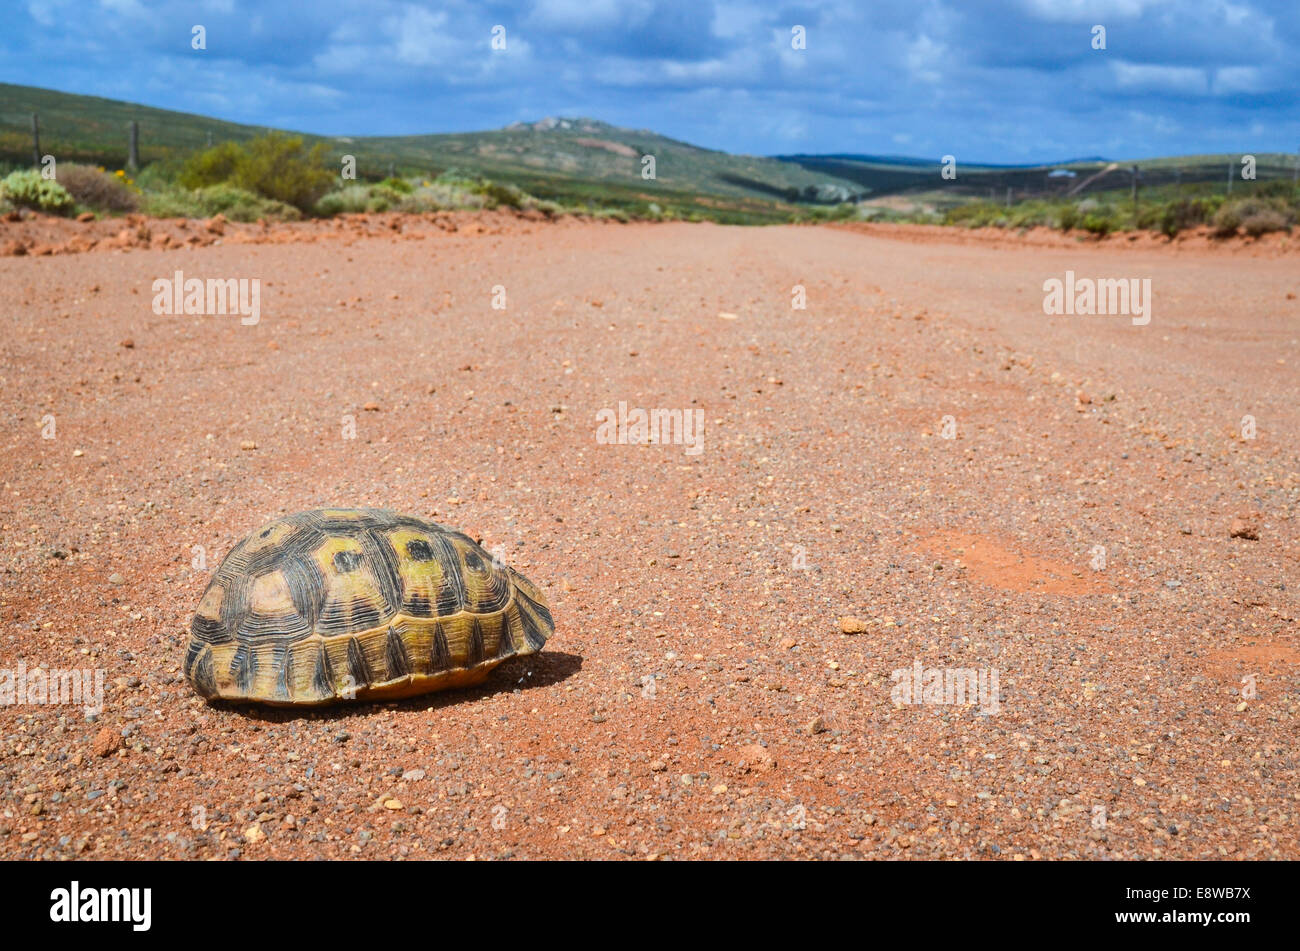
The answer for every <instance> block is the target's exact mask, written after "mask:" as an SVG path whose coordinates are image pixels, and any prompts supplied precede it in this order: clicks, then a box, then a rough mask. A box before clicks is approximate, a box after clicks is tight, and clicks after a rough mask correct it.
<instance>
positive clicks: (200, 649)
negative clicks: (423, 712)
mask: <svg viewBox="0 0 1300 951" xmlns="http://www.w3.org/2000/svg"><path fill="white" fill-rule="evenodd" d="M554 629H555V624H554V622H553V621H552V620H551V612H550V609H549V608H548V606H547V603H546V599H545V598H544V597H543V595H542V593H541V592H540V591H539V590H538V589H537V587H536V586H535V585H534V584H533V583H532V582H531V581H529V580H528V579H527V578H525V577H524V576H523V575H521V574H519V573H518V572H517V571H514V570H513V569H511V568H508V567H505V566H503V565H500V564H499V563H496V562H494V560H493V558H492V556H491V555H490V554H489V553H488V552H486V551H484V550H483V549H482V548H481V547H480V546H479V545H477V544H475V543H474V542H473V541H471V540H470V539H469V538H468V537H467V536H465V535H463V534H462V533H460V532H457V531H454V530H452V529H449V528H446V527H445V526H442V525H438V524H436V523H434V522H427V521H425V520H424V519H419V518H414V517H412V516H409V515H399V514H397V513H396V512H390V511H387V510H384V509H321V510H318V511H312V512H299V513H298V514H296V515H290V516H287V517H285V518H282V519H279V520H278V521H274V522H272V523H270V524H269V525H266V526H264V527H262V528H260V529H258V530H257V531H256V532H254V533H253V534H252V535H250V536H248V537H247V538H245V539H244V540H243V541H242V542H240V543H239V544H238V545H236V546H235V547H234V548H233V549H232V550H231V552H230V553H229V554H228V555H227V556H226V557H225V559H224V560H223V561H222V562H221V566H220V567H219V568H218V569H217V573H216V575H215V576H213V578H212V581H211V582H210V583H209V584H208V587H207V590H206V591H205V592H204V594H203V598H202V600H200V602H199V607H198V611H197V612H196V613H195V615H194V622H193V624H192V625H191V626H190V639H189V644H188V647H187V649H186V652H185V665H184V669H185V676H186V677H187V678H188V679H189V682H190V683H191V684H192V685H193V687H194V689H195V690H196V691H197V692H198V693H199V695H200V696H202V697H206V698H221V699H226V700H251V701H259V702H262V703H270V704H295V705H296V704H323V703H333V702H335V701H339V700H352V699H356V700H375V699H386V698H395V697H408V696H412V695H414V694H419V693H427V692H428V691H431V690H442V689H444V688H447V687H462V686H469V685H471V684H476V683H479V682H480V681H482V680H483V679H484V678H486V677H487V675H488V673H489V672H490V671H491V670H492V668H493V667H495V666H496V665H497V664H499V663H501V661H503V660H505V659H506V658H507V657H512V656H514V655H516V654H531V653H534V652H535V651H539V650H541V649H542V645H543V644H545V643H546V639H547V638H548V637H549V636H550V635H551V632H552V631H553V630H554Z"/></svg>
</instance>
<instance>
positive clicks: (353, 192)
mask: <svg viewBox="0 0 1300 951" xmlns="http://www.w3.org/2000/svg"><path fill="white" fill-rule="evenodd" d="M369 202H370V186H369V185H348V186H346V187H345V188H342V189H340V190H339V191H336V192H330V193H329V194H328V195H325V196H323V197H322V198H321V199H320V201H318V202H316V214H318V215H326V216H332V215H341V214H357V213H359V212H363V211H365V210H366V205H367V204H369Z"/></svg>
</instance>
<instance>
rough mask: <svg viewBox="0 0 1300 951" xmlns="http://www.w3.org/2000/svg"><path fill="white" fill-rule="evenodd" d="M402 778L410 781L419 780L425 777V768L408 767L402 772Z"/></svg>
mask: <svg viewBox="0 0 1300 951" xmlns="http://www.w3.org/2000/svg"><path fill="white" fill-rule="evenodd" d="M402 779H404V780H406V781H407V782H408V783H416V782H419V781H420V780H421V779H424V770H422V769H408V770H407V771H406V772H404V773H403V774H402Z"/></svg>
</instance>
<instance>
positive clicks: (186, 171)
mask: <svg viewBox="0 0 1300 951" xmlns="http://www.w3.org/2000/svg"><path fill="white" fill-rule="evenodd" d="M244 158H245V152H244V150H243V148H241V147H240V146H239V144H238V143H236V142H222V143H221V144H220V145H214V146H213V147H212V148H210V149H206V150H204V151H202V152H200V153H198V154H197V155H195V156H193V157H191V158H190V159H189V161H187V162H186V163H185V165H184V167H182V168H181V171H180V175H178V176H177V181H178V182H180V184H181V185H183V186H184V187H186V188H207V187H208V186H209V185H221V184H223V183H225V182H228V181H230V180H231V179H233V178H234V177H235V171H236V169H238V167H239V163H240V162H242V161H243V160H244Z"/></svg>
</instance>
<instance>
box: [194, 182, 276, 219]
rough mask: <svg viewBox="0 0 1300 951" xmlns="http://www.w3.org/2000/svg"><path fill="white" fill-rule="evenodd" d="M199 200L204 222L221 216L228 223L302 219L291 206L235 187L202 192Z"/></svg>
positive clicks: (229, 186)
mask: <svg viewBox="0 0 1300 951" xmlns="http://www.w3.org/2000/svg"><path fill="white" fill-rule="evenodd" d="M198 199H199V207H200V208H202V209H203V215H204V217H206V218H210V217H212V216H213V215H217V214H221V215H225V216H226V217H227V218H229V219H230V220H231V221H256V220H257V219H259V218H270V219H275V220H279V221H296V220H297V219H299V218H301V217H302V213H301V212H299V211H298V209H297V208H296V207H294V206H293V205H290V204H288V203H286V202H282V201H276V200H275V199H273V198H263V197H262V196H261V195H257V194H254V193H253V192H251V191H249V190H248V189H246V188H239V187H238V186H236V185H212V186H209V187H208V188H201V189H199V192H198Z"/></svg>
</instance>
